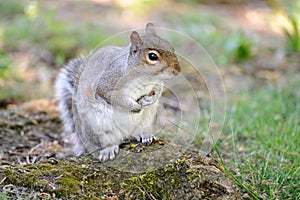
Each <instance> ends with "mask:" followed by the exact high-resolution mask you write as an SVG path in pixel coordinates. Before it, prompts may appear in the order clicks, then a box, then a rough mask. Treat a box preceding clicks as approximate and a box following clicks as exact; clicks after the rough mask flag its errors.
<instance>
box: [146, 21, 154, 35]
mask: <svg viewBox="0 0 300 200" xmlns="http://www.w3.org/2000/svg"><path fill="white" fill-rule="evenodd" d="M146 34H149V35H156V32H155V26H154V24H152V23H148V24H147V25H146Z"/></svg>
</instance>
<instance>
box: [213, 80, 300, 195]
mask: <svg viewBox="0 0 300 200" xmlns="http://www.w3.org/2000/svg"><path fill="white" fill-rule="evenodd" d="M299 84H300V82H299V81H297V82H296V83H294V84H290V85H289V86H286V87H284V88H278V87H274V86H265V87H263V88H261V89H258V90H253V91H246V92H242V93H239V94H236V97H235V98H233V99H234V101H235V103H234V105H231V106H230V111H229V113H228V116H227V122H226V126H225V127H224V134H227V135H228V137H230V139H227V140H225V141H223V142H221V143H220V144H218V145H217V147H216V149H217V150H218V152H219V155H220V156H221V158H222V161H223V163H225V166H226V167H227V169H228V174H229V175H230V176H232V178H233V179H234V180H235V181H236V182H237V184H238V185H239V186H240V187H241V188H242V189H243V190H244V191H245V192H247V193H248V194H250V196H252V198H253V199H261V198H263V199H299V198H300V195H299V194H300V175H299V174H300V165H299V163H300V156H299V152H300V126H299V125H300V121H299V113H300V90H299ZM228 155H229V156H228ZM228 163H231V164H228Z"/></svg>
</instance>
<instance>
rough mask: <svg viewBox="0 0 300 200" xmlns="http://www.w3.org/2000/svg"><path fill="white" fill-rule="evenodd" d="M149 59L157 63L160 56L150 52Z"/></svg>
mask: <svg viewBox="0 0 300 200" xmlns="http://www.w3.org/2000/svg"><path fill="white" fill-rule="evenodd" d="M148 58H149V60H151V61H157V60H158V55H156V53H153V52H150V53H149V54H148Z"/></svg>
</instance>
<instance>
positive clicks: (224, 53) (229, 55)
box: [0, 0, 300, 107]
mask: <svg viewBox="0 0 300 200" xmlns="http://www.w3.org/2000/svg"><path fill="white" fill-rule="evenodd" d="M299 4H300V3H299V1H280V0H269V1H251V2H250V1H243V0H235V1H234V0H233V1H229V0H227V1H226V0H213V1H201V0H193V1H183V0H182V1H180V0H177V1H176V0H167V1H163V2H162V1H157V0H142V1H133V0H126V1H125V0H123V1H122V0H116V1H109V0H90V1H53V0H43V1H29V0H0V18H1V21H0V58H1V62H0V89H1V90H0V91H1V92H0V105H1V106H2V107H5V106H6V105H7V104H9V103H18V102H22V101H26V100H30V99H34V98H51V97H52V96H53V90H52V88H51V85H52V84H53V79H54V77H55V74H56V73H57V69H58V68H60V67H61V66H63V64H64V63H65V62H66V61H67V60H68V59H70V58H73V57H75V56H77V55H79V54H82V53H83V54H85V53H87V52H89V51H90V50H91V49H93V48H94V47H96V46H97V45H98V44H99V43H100V42H101V41H103V40H104V39H106V38H107V37H109V36H111V35H113V34H115V33H118V32H120V31H124V30H128V29H131V28H137V27H139V28H142V27H143V26H144V24H145V23H146V22H148V21H151V22H154V23H155V24H156V25H158V26H161V27H167V28H170V29H174V30H177V31H180V32H183V33H185V34H187V35H189V36H191V37H192V38H193V39H195V40H196V41H197V42H199V43H200V44H201V45H202V46H203V47H204V48H205V49H206V50H207V51H208V53H209V54H210V55H211V57H212V58H213V60H214V61H215V62H216V64H217V65H218V66H219V67H227V66H235V67H233V68H232V69H233V70H242V71H245V72H247V73H251V74H252V75H253V74H254V76H255V74H256V73H258V72H260V71H261V69H262V68H263V69H265V68H266V69H269V68H272V69H273V70H276V69H279V68H282V67H284V66H283V65H284V64H285V63H284V62H285V61H286V57H287V56H289V55H291V54H294V53H299V52H300V40H299V32H298V28H299V12H297V10H299V7H300V6H299ZM165 8H168V9H165ZM120 19H121V20H120ZM171 42H172V41H171ZM236 68H237V69H236ZM267 74H268V72H267ZM268 75H269V76H272V75H273V74H272V73H270V74H268ZM269 78H270V77H269ZM271 78H273V77H271Z"/></svg>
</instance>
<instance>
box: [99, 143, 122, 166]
mask: <svg viewBox="0 0 300 200" xmlns="http://www.w3.org/2000/svg"><path fill="white" fill-rule="evenodd" d="M118 152H119V146H118V145H113V146H109V147H106V148H104V149H102V150H100V151H99V156H98V158H99V160H100V161H101V162H104V161H107V160H113V159H114V158H115V157H116V155H117V153H118Z"/></svg>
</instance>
